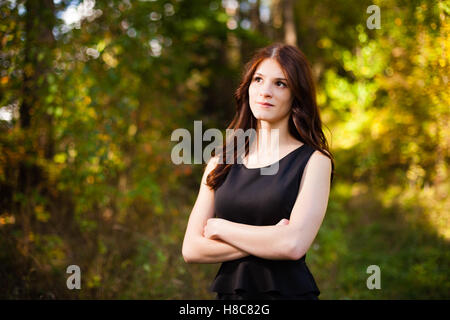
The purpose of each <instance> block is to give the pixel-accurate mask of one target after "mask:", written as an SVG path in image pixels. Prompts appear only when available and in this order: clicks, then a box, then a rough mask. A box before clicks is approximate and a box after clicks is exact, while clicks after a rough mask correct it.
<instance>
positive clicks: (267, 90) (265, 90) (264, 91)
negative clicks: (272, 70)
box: [259, 84, 272, 97]
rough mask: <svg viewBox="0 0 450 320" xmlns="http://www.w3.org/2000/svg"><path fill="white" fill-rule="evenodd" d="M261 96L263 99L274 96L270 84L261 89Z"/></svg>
mask: <svg viewBox="0 0 450 320" xmlns="http://www.w3.org/2000/svg"><path fill="white" fill-rule="evenodd" d="M259 94H260V95H261V96H263V97H268V96H269V97H271V96H272V90H271V88H270V84H265V85H263V86H262V87H261V91H260V92H259Z"/></svg>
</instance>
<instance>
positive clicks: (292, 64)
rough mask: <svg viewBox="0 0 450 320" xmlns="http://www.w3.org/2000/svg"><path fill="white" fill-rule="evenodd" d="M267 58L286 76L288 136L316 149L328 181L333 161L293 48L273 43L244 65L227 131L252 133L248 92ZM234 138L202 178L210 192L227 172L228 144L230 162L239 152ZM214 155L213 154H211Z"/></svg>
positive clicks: (307, 70) (300, 57) (306, 71)
mask: <svg viewBox="0 0 450 320" xmlns="http://www.w3.org/2000/svg"><path fill="white" fill-rule="evenodd" d="M267 58H272V59H275V60H276V61H277V62H278V63H279V65H280V66H281V68H282V69H283V71H284V72H285V74H286V76H287V83H288V87H289V88H290V89H291V92H292V94H293V95H294V99H293V102H292V107H291V108H292V112H291V116H290V118H289V133H290V134H291V135H292V136H293V137H295V138H296V139H297V140H299V141H301V142H303V143H306V144H308V145H310V146H311V147H313V148H314V149H316V150H319V151H320V152H322V153H323V154H324V155H325V156H327V157H328V158H330V159H331V164H332V172H331V182H332V181H333V176H334V159H333V155H332V154H331V152H330V150H329V147H328V142H327V140H326V138H325V135H324V133H323V131H322V121H321V120H320V113H319V108H318V107H317V103H316V89H315V86H314V81H313V77H312V72H311V67H310V64H309V62H308V60H307V59H306V56H305V55H304V54H303V52H302V51H301V50H300V49H298V48H297V47H295V46H292V45H287V44H282V43H274V44H271V45H269V46H267V47H264V48H262V49H259V50H257V51H256V53H255V54H254V56H253V58H252V59H251V60H250V61H249V62H248V63H247V64H246V65H245V68H244V73H243V77H242V80H241V83H240V85H239V87H238V88H237V90H236V92H235V94H234V98H235V101H236V106H237V110H236V114H235V116H234V118H233V120H232V121H231V123H230V125H229V126H228V127H227V129H233V130H237V129H242V130H243V131H246V130H247V129H250V128H252V129H255V130H256V128H257V127H256V126H257V119H256V118H255V117H254V116H253V113H252V111H251V109H250V104H249V94H248V89H249V86H250V83H251V81H252V79H253V74H254V73H255V71H256V69H257V67H258V65H259V64H260V63H261V62H262V61H263V60H265V59H267ZM235 138H236V137H233V136H231V138H230V139H227V140H226V141H225V142H224V144H223V146H222V150H224V151H223V152H220V154H221V155H219V158H220V157H221V158H222V161H221V163H220V162H219V163H218V164H217V165H216V167H215V168H214V170H212V171H211V172H210V173H209V175H208V177H207V178H206V184H207V185H208V186H209V187H210V188H211V189H213V190H216V189H217V188H218V187H219V186H220V185H221V184H222V183H223V181H224V180H225V178H226V176H227V174H228V172H229V171H230V169H231V165H232V163H227V161H226V157H227V145H230V143H233V150H231V152H233V154H232V157H233V159H234V161H233V163H236V162H237V157H238V154H239V151H238V150H237V145H236V143H235ZM231 140H232V141H231ZM229 149H231V148H229ZM244 152H245V155H247V154H248V152H249V139H248V138H247V137H246V141H245V151H244ZM214 155H217V154H215V153H214Z"/></svg>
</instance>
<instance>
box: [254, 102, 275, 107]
mask: <svg viewBox="0 0 450 320" xmlns="http://www.w3.org/2000/svg"><path fill="white" fill-rule="evenodd" d="M257 103H258V104H259V105H261V106H263V107H266V108H270V107H273V104H271V103H268V102H257Z"/></svg>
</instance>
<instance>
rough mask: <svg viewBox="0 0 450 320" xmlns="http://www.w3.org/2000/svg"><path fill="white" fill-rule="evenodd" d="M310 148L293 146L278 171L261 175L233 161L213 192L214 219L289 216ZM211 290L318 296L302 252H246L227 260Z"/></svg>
mask: <svg viewBox="0 0 450 320" xmlns="http://www.w3.org/2000/svg"><path fill="white" fill-rule="evenodd" d="M314 151H315V149H314V148H312V147H311V146H309V145H307V144H303V145H301V146H300V147H298V148H297V149H294V150H293V151H291V152H290V153H288V154H287V155H286V156H284V157H283V158H281V159H280V160H278V171H277V172H276V174H273V175H262V174H261V171H260V169H261V168H247V167H246V166H245V165H244V164H242V163H235V164H233V165H232V166H231V169H230V171H229V172H228V175H227V177H226V179H225V181H224V182H223V183H222V185H221V186H220V187H219V188H218V189H216V191H215V198H214V204H215V217H217V218H222V219H226V220H229V221H233V222H237V223H243V224H249V225H257V226H266V225H275V224H277V223H278V222H279V221H280V220H281V219H283V218H286V219H289V218H290V214H291V211H292V208H293V206H294V203H295V201H296V199H297V195H298V191H299V187H300V182H301V178H302V175H303V171H304V169H305V166H306V164H307V162H308V160H309V158H310V157H311V155H312V154H313V152H314ZM266 167H269V166H266ZM210 291H211V292H216V293H217V294H218V296H219V295H227V294H228V295H233V294H239V293H244V294H250V295H251V294H256V295H257V294H264V293H271V292H272V293H275V294H279V295H282V296H296V295H313V296H316V297H317V296H319V295H320V290H319V288H318V287H317V284H316V282H315V280H314V277H313V275H312V274H311V272H310V270H309V268H308V266H307V265H306V254H305V255H304V256H303V257H301V258H300V259H298V260H268V259H263V258H259V257H256V256H252V255H250V256H247V257H243V258H240V259H236V260H231V261H225V262H223V263H222V264H221V266H220V268H219V270H218V272H217V275H216V277H215V279H214V281H213V282H212V284H211V286H210Z"/></svg>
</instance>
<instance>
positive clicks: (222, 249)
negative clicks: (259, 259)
mask: <svg viewBox="0 0 450 320" xmlns="http://www.w3.org/2000/svg"><path fill="white" fill-rule="evenodd" d="M248 255H249V254H248V253H247V252H245V251H243V250H241V249H238V248H236V247H235V246H233V245H231V244H228V243H225V242H223V241H221V240H212V239H207V238H205V237H196V238H195V239H192V240H191V244H190V245H189V246H183V256H184V259H185V261H186V262H187V263H220V262H225V261H230V260H236V259H240V258H243V257H246V256H248Z"/></svg>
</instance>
